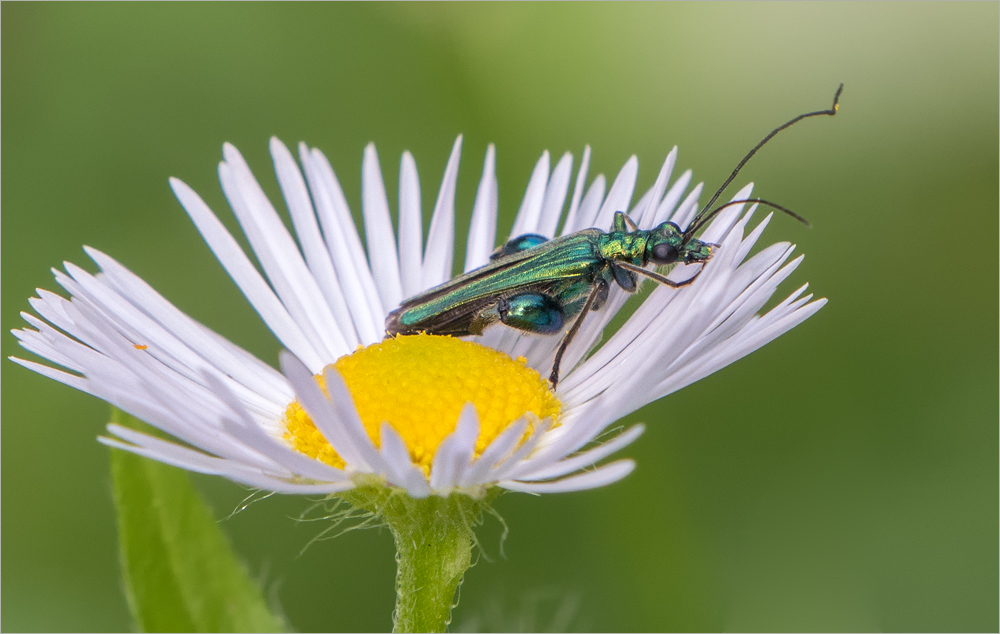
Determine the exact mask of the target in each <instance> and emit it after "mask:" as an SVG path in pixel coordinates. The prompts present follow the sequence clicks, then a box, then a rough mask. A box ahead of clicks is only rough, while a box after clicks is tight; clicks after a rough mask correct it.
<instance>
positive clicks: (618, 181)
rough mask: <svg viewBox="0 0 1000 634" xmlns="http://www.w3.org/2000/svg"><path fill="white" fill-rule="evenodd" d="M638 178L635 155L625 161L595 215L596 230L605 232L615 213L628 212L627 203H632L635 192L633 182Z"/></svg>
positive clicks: (637, 163) (637, 164)
mask: <svg viewBox="0 0 1000 634" xmlns="http://www.w3.org/2000/svg"><path fill="white" fill-rule="evenodd" d="M638 176H639V159H638V158H636V157H635V155H633V156H631V157H630V158H629V160H627V161H625V165H624V166H622V169H621V171H619V172H618V176H616V177H615V182H614V183H612V184H611V189H610V190H609V191H608V197H607V198H605V199H604V204H603V205H601V210H600V211H599V212H598V213H597V219H596V220H595V221H594V222H595V223H596V225H597V228H598V229H604V230H605V231H607V230H608V229H609V228H610V227H611V219H612V218H614V215H615V212H616V211H628V208H629V203H630V202H632V192H633V191H634V190H635V180H636V178H637V177H638Z"/></svg>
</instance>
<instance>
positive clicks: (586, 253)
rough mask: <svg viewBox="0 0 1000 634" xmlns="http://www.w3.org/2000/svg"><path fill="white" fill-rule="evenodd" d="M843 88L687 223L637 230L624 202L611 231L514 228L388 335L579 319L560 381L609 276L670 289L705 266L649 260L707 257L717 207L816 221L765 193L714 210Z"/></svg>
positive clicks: (392, 324)
mask: <svg viewBox="0 0 1000 634" xmlns="http://www.w3.org/2000/svg"><path fill="white" fill-rule="evenodd" d="M843 88H844V86H843V84H841V86H840V88H838V89H837V93H836V94H835V95H834V98H833V107H832V108H830V109H829V110H820V111H816V112H809V113H806V114H802V115H799V116H798V117H795V118H794V119H792V120H791V121H789V122H788V123H785V124H784V125H782V126H780V127H778V128H776V129H774V130H773V131H771V133H770V134H768V135H767V136H766V137H764V140H762V141H761V142H760V143H758V144H757V145H756V146H755V147H754V148H753V149H752V150H751V151H750V153H749V154H747V155H746V156H745V157H744V158H743V160H742V161H740V163H739V165H738V166H737V167H736V169H735V170H734V171H733V173H732V174H731V175H730V176H729V178H728V179H727V180H726V182H725V183H723V185H722V187H720V188H719V190H718V191H717V192H716V193H715V195H714V196H713V197H712V199H711V200H710V201H709V202H708V204H707V205H705V207H704V208H703V209H702V210H701V211H700V212H699V213H698V215H697V216H695V218H694V219H693V220H692V221H691V222H690V224H689V225H688V227H687V229H686V230H684V231H681V229H680V228H679V227H678V226H677V225H676V224H674V223H672V222H664V223H663V224H661V225H659V226H657V227H655V228H653V229H639V228H638V227H637V226H636V225H635V223H634V222H633V221H632V220H631V219H630V218H629V217H628V215H626V214H625V213H624V212H621V211H618V212H616V213H615V218H614V223H613V225H612V227H611V230H610V231H607V232H605V231H602V230H600V229H584V230H583V231H578V232H576V233H573V234H570V235H567V236H562V237H560V238H555V239H553V240H549V239H548V238H546V237H545V236H541V235H537V234H526V235H522V236H518V237H515V238H513V239H512V240H510V241H508V242H507V243H506V244H504V245H503V246H501V247H500V248H498V249H497V250H496V251H494V253H493V255H492V256H491V257H490V262H489V264H486V265H485V266H482V267H480V268H478V269H475V270H472V271H469V272H468V273H466V274H464V275H460V276H459V277H456V278H455V279H453V280H451V281H448V282H445V283H444V284H441V285H440V286H437V287H435V288H432V289H430V290H428V291H426V292H424V293H421V294H420V295H417V296H415V297H411V298H410V299H407V300H406V301H404V302H403V303H402V305H401V306H400V307H399V308H397V309H396V310H394V311H392V312H391V313H389V315H388V316H387V317H386V320H385V330H386V334H387V335H388V336H392V335H400V334H402V335H406V334H416V333H419V332H429V333H432V334H437V335H453V336H463V335H479V334H482V332H483V330H485V329H486V328H487V327H488V326H491V325H493V324H496V323H501V324H503V325H505V326H509V327H511V328H516V329H518V330H522V331H524V332H529V333H536V334H544V335H554V334H557V333H560V332H563V330H564V326H565V325H566V324H567V323H568V322H569V321H570V320H571V319H572V320H573V323H572V325H571V326H570V327H569V329H568V330H566V331H565V335H564V336H563V339H562V342H561V343H560V345H559V349H558V351H557V352H556V356H555V359H554V361H553V363H552V374H551V375H550V377H549V380H550V381H551V382H552V389H555V387H556V385H557V384H558V382H559V363H560V361H561V360H562V356H563V353H564V352H565V351H566V347H567V346H568V345H569V343H570V342H571V341H572V340H573V337H574V336H575V335H576V333H577V331H578V330H579V328H580V325H581V324H582V323H583V319H584V318H585V317H586V316H587V313H589V312H590V311H592V310H598V309H600V308H601V306H602V305H603V304H604V302H605V300H606V299H607V297H608V291H609V290H610V288H611V284H612V282H613V283H615V284H617V285H618V286H619V287H621V288H622V289H623V290H625V291H626V292H628V293H635V292H636V291H637V290H638V286H639V284H638V278H637V277H636V276H637V275H641V276H644V277H647V278H650V279H652V280H655V281H657V282H659V283H661V284H665V285H667V286H671V287H673V288H678V287H681V286H686V285H688V284H691V283H692V282H694V281H695V279H696V278H697V277H698V275H699V274H700V273H701V271H700V270H699V271H698V273H696V274H695V275H694V276H693V277H691V278H689V279H687V280H684V281H682V282H674V281H672V280H669V279H667V278H666V277H664V276H663V275H660V274H659V273H656V272H654V271H651V270H647V269H646V267H647V266H648V265H650V264H654V265H657V266H665V265H670V264H675V263H683V264H704V263H706V262H708V261H709V260H710V259H711V257H712V255H713V253H714V252H715V250H716V249H717V248H718V246H717V245H714V244H710V243H708V242H703V241H701V240H699V239H697V238H695V237H694V235H695V233H696V232H697V231H699V230H701V229H702V228H703V227H704V226H705V225H706V224H707V223H708V221H709V220H711V219H712V218H713V217H714V216H715V214H717V213H719V212H720V211H722V210H723V209H725V208H726V207H729V206H731V205H736V204H745V203H761V204H764V205H768V206H770V207H774V208H775V209H778V210H780V211H783V212H785V213H787V214H789V215H791V216H792V217H794V218H796V219H798V220H800V221H802V222H804V223H806V224H807V225H808V224H809V223H808V222H806V221H805V219H803V218H802V217H800V216H798V215H797V214H795V213H793V212H791V211H789V210H788V209H785V208H784V207H782V206H781V205H776V204H774V203H771V202H768V201H766V200H762V199H759V198H751V199H746V200H734V201H731V202H729V203H726V204H725V205H720V206H718V207H715V208H714V209H713V208H712V205H714V204H715V201H716V200H718V198H719V196H720V195H721V194H722V192H723V191H725V189H726V187H728V186H729V184H730V183H732V181H733V179H734V178H736V175H737V174H738V173H739V171H740V169H741V168H742V167H743V166H744V165H745V164H746V162H747V161H749V160H750V157H752V156H753V155H754V154H755V153H756V152H757V150H759V149H760V148H761V147H763V145H764V144H765V143H767V142H768V141H769V140H770V139H771V138H772V137H773V136H774V135H776V134H777V133H778V132H780V131H782V130H784V129H785V128H787V127H789V126H791V125H792V124H793V123H796V122H797V121H800V120H802V119H805V118H807V117H814V116H818V115H829V116H833V115H835V114H836V113H837V105H838V101H839V99H840V92H841V90H843ZM574 317H575V319H574Z"/></svg>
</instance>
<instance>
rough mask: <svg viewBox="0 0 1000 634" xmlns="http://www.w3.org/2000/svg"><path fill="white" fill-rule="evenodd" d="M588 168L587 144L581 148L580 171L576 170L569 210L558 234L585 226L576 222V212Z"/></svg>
mask: <svg viewBox="0 0 1000 634" xmlns="http://www.w3.org/2000/svg"><path fill="white" fill-rule="evenodd" d="M589 169H590V146H589V145H587V146H585V147H584V148H583V159H581V161H580V171H579V172H577V174H576V184H575V185H573V198H572V200H570V203H569V211H568V212H567V213H566V223H565V224H564V225H563V230H562V233H561V234H560V235H564V236H565V235H568V234H570V233H574V232H576V231H579V230H580V229H585V228H586V227H581V226H579V224H578V222H577V214H578V213H579V211H580V198H581V197H582V196H583V184H584V183H585V182H586V181H587V170H589ZM602 195H603V193H602Z"/></svg>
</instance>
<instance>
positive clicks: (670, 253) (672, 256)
mask: <svg viewBox="0 0 1000 634" xmlns="http://www.w3.org/2000/svg"><path fill="white" fill-rule="evenodd" d="M651 255H652V257H653V262H656V263H657V264H673V263H674V262H676V261H677V249H676V248H675V247H674V246H673V245H672V244H667V243H666V242H661V243H660V244H657V245H654V246H653V252H652V253H651Z"/></svg>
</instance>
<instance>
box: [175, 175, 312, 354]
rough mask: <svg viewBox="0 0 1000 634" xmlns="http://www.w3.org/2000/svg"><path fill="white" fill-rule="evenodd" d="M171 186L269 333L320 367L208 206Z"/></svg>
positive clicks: (306, 342)
mask: <svg viewBox="0 0 1000 634" xmlns="http://www.w3.org/2000/svg"><path fill="white" fill-rule="evenodd" d="M170 186H171V187H172V188H173V190H174V194H176V195H177V199H178V200H180V202H181V205H183V206H184V209H185V210H187V212H188V215H189V216H191V220H192V221H193V222H194V224H195V226H196V227H197V228H198V231H199V232H200V233H201V235H202V237H203V238H204V239H205V242H207V243H208V247H209V248H210V249H212V253H214V254H215V256H216V257H217V258H219V262H220V263H221V264H222V266H223V268H225V269H226V272H228V273H229V275H230V277H232V278H233V281H234V282H236V285H237V286H239V287H240V290H241V291H243V295H244V296H245V297H246V298H247V300H248V301H249V302H250V304H251V305H252V306H253V307H254V309H255V310H256V311H257V313H258V314H259V315H260V317H261V319H263V320H264V323H265V324H267V327H268V328H270V329H271V332H273V333H274V336H275V337H277V338H278V340H279V341H280V342H281V343H282V345H284V346H285V347H286V348H288V349H289V350H291V351H292V352H293V353H294V354H295V356H297V357H299V358H300V359H303V360H304V361H305V363H307V364H308V365H309V366H310V367H317V368H319V367H322V366H323V360H322V357H321V356H320V353H319V352H317V351H316V349H315V348H314V347H313V345H312V343H310V342H309V340H308V339H306V336H305V335H304V334H303V332H302V329H301V328H299V326H298V324H296V323H295V320H293V319H292V317H291V315H289V314H288V311H287V310H285V307H284V306H283V305H282V304H281V302H280V301H279V300H278V298H277V296H276V295H275V294H274V291H272V290H271V288H270V287H269V286H268V285H267V283H266V282H265V281H264V278H262V277H261V276H260V273H258V272H257V269H255V268H254V266H253V264H251V263H250V259H249V258H247V256H246V254H245V253H244V252H243V249H241V248H240V246H239V244H237V243H236V240H235V239H233V236H231V235H230V234H229V232H228V231H227V230H226V228H225V227H224V226H223V225H222V223H221V222H219V219H218V218H216V217H215V214H213V213H212V210H211V209H209V208H208V205H206V204H205V202H204V201H202V199H201V198H200V197H199V196H198V194H196V193H195V192H194V190H192V189H191V188H190V187H188V186H187V185H186V184H184V183H183V182H181V181H179V180H177V179H176V178H171V179H170Z"/></svg>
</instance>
